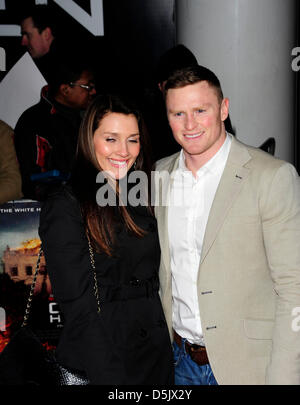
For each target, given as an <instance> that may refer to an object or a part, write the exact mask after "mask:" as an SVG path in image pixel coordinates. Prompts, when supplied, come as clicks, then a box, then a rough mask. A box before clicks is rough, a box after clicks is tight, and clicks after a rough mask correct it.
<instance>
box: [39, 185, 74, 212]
mask: <svg viewBox="0 0 300 405" xmlns="http://www.w3.org/2000/svg"><path fill="white" fill-rule="evenodd" d="M53 206H54V207H57V209H60V210H63V209H64V208H65V209H67V210H70V209H72V211H73V210H76V211H77V210H78V209H79V202H78V200H77V198H76V197H75V195H74V192H73V190H72V187H71V186H70V185H69V184H64V185H59V186H56V187H53V188H51V190H49V192H48V193H47V197H46V198H45V200H44V201H43V203H42V210H43V209H46V208H47V207H53Z"/></svg>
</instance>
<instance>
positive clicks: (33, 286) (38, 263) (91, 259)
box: [21, 238, 101, 327]
mask: <svg viewBox="0 0 300 405" xmlns="http://www.w3.org/2000/svg"><path fill="white" fill-rule="evenodd" d="M88 244H89V253H90V261H91V266H92V269H93V277H94V294H95V297H96V300H97V312H98V313H99V312H100V310H101V309H100V299H99V289H98V282H97V276H96V266H95V259H94V251H93V248H92V245H91V242H90V239H89V238H88ZM42 254H43V249H42V247H41V248H40V250H39V254H38V259H37V262H36V267H35V272H34V276H33V281H32V283H31V287H30V293H29V297H28V299H27V304H26V309H25V315H24V319H23V323H22V326H21V327H24V326H26V325H27V324H28V318H29V316H30V311H31V305H32V298H33V293H34V290H35V285H36V280H37V275H38V271H39V268H40V262H41V257H42Z"/></svg>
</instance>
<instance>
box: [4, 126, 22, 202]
mask: <svg viewBox="0 0 300 405" xmlns="http://www.w3.org/2000/svg"><path fill="white" fill-rule="evenodd" d="M13 135H14V132H13V130H12V128H11V127H10V126H9V125H7V124H6V123H5V122H4V121H2V120H0V204H3V203H5V202H7V201H9V200H16V199H18V198H21V197H22V196H23V194H22V190H21V187H22V186H21V174H20V170H19V164H18V161H17V155H16V151H15V146H14V141H13Z"/></svg>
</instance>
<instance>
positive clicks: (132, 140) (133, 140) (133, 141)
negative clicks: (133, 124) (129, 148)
mask: <svg viewBox="0 0 300 405" xmlns="http://www.w3.org/2000/svg"><path fill="white" fill-rule="evenodd" d="M129 142H132V143H138V142H139V141H138V139H129Z"/></svg>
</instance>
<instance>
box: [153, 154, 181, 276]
mask: <svg viewBox="0 0 300 405" xmlns="http://www.w3.org/2000/svg"><path fill="white" fill-rule="evenodd" d="M178 161H179V154H178V156H177V157H176V158H175V159H174V160H173V161H172V162H171V164H170V165H169V167H168V169H167V171H168V172H169V176H166V182H165V183H164V186H163V188H164V189H163V190H162V186H161V185H160V187H159V188H158V190H159V195H160V196H163V195H166V196H167V200H166V201H164V202H165V204H163V205H159V206H158V207H157V209H156V217H157V223H158V231H159V239H160V247H161V255H162V260H163V262H164V265H165V267H166V269H169V267H170V247H169V228H168V204H169V201H168V198H169V197H170V187H171V185H172V172H173V171H175V170H176V169H177V168H178Z"/></svg>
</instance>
